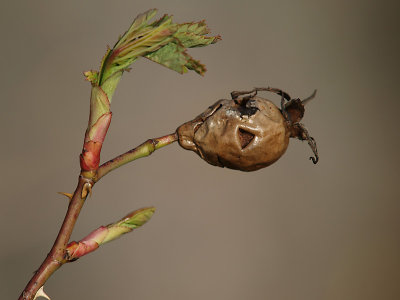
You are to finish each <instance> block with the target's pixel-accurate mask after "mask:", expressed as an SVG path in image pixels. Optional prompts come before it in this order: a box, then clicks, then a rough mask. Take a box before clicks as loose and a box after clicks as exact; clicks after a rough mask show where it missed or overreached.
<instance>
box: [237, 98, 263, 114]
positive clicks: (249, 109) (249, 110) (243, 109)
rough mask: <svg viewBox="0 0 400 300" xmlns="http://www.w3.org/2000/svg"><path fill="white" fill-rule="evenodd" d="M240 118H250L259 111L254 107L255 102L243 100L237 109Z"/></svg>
mask: <svg viewBox="0 0 400 300" xmlns="http://www.w3.org/2000/svg"><path fill="white" fill-rule="evenodd" d="M237 109H238V111H239V113H240V117H243V116H249V117H250V116H252V115H254V114H255V113H256V112H257V111H258V110H259V109H258V107H257V106H256V102H255V101H254V100H243V101H241V102H240V104H239V105H238V107H237Z"/></svg>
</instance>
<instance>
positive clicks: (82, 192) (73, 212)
mask: <svg viewBox="0 0 400 300" xmlns="http://www.w3.org/2000/svg"><path fill="white" fill-rule="evenodd" d="M88 185H90V186H88ZM92 185H93V182H92V181H91V180H90V179H87V178H84V177H82V176H80V177H79V181H78V186H77V187H76V189H75V192H74V194H73V196H72V199H71V202H70V204H69V206H68V211H67V213H66V215H65V218H64V222H63V224H62V226H61V229H60V231H59V233H58V236H57V239H56V240H55V242H54V245H53V247H52V248H51V250H50V252H49V254H48V255H47V257H46V259H45V260H44V261H43V263H42V265H41V266H40V267H39V269H38V270H37V271H36V272H35V274H34V275H33V277H32V279H31V280H30V281H29V282H28V284H27V285H26V287H25V289H24V290H23V292H22V293H21V295H20V296H19V298H18V299H19V300H32V299H33V298H34V297H35V295H36V293H37V291H38V290H39V289H40V288H41V287H42V286H43V284H44V283H45V282H46V281H47V279H48V278H49V277H50V276H51V275H52V274H53V273H54V272H55V271H57V269H58V268H60V267H61V266H62V265H63V264H64V263H66V260H65V257H64V256H65V253H66V252H65V249H66V246H67V243H68V241H69V239H70V237H71V234H72V230H73V229H74V226H75V223H76V220H77V219H78V216H79V213H80V211H81V209H82V206H83V204H84V203H85V199H86V197H87V190H86V189H87V188H89V189H90V187H91V186H92Z"/></svg>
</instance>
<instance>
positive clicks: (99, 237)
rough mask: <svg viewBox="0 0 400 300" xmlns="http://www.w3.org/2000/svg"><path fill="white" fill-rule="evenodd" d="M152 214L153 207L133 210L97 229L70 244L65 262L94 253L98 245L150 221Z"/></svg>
mask: <svg viewBox="0 0 400 300" xmlns="http://www.w3.org/2000/svg"><path fill="white" fill-rule="evenodd" d="M154 212H155V208H154V207H146V208H141V209H138V210H135V211H133V212H131V213H129V214H128V215H126V216H125V217H123V218H122V219H121V220H119V221H117V222H115V223H112V224H109V225H107V226H101V227H99V228H97V229H96V230H94V231H92V232H91V233H90V234H89V235H87V236H86V237H84V238H83V239H82V240H80V241H79V242H70V243H69V244H68V245H67V249H66V251H67V261H74V260H76V259H78V258H80V257H82V256H84V255H86V254H88V253H90V252H93V251H95V250H96V249H97V248H99V246H100V245H102V244H105V243H108V242H111V241H112V240H115V239H117V238H119V237H120V236H122V235H123V234H125V233H128V232H131V231H132V230H133V229H135V228H138V227H140V226H142V225H144V224H145V223H146V222H147V221H149V220H150V219H151V217H152V216H153V214H154Z"/></svg>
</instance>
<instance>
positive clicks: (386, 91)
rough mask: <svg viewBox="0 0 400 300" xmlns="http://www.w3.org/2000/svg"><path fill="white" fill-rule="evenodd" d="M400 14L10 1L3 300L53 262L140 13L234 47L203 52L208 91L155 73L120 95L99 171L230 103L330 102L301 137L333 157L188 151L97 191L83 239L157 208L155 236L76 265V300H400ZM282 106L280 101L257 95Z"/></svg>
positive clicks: (69, 282) (63, 277) (156, 160)
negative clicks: (277, 91) (281, 93)
mask: <svg viewBox="0 0 400 300" xmlns="http://www.w3.org/2000/svg"><path fill="white" fill-rule="evenodd" d="M396 2H397V1H342V0H340V1H318V0H313V1H311V0H310V1H306V0H302V1H285V0H279V1H261V0H260V1H256V0H248V1H235V0H229V1H228V0H226V1H215V0H214V1H208V0H202V1H192V0H188V1H177V0H171V1H161V0H158V1H123V0H113V1H99V0H98V1H94V0H87V1H54V0H53V1H50V0H35V1H8V3H7V4H5V3H3V6H2V10H1V12H0V15H1V18H0V24H1V26H0V36H1V50H0V54H1V55H0V65H1V70H0V80H1V81H0V82H1V83H0V84H1V94H2V95H1V109H0V125H1V126H0V130H1V135H0V136H1V142H0V143H1V147H0V155H1V156H0V157H1V158H0V159H1V162H0V163H1V175H0V176H1V181H0V188H1V196H0V197H1V202H0V203H1V209H0V237H1V247H0V298H1V299H16V298H17V297H18V295H19V294H20V292H21V291H22V289H23V287H24V286H25V284H26V283H27V282H28V280H29V279H30V278H31V276H32V272H33V271H34V270H35V269H36V268H37V267H38V266H39V265H40V263H41V262H42V260H43V259H44V257H45V255H46V254H47V252H48V251H49V249H50V247H51V245H52V243H53V241H54V238H55V236H56V234H57V232H58V229H59V226H60V224H61V221H62V219H63V216H64V213H65V211H66V208H67V202H68V201H67V199H66V198H65V197H63V196H60V195H58V194H57V193H56V192H73V189H74V188H75V186H76V183H77V178H78V174H79V163H78V155H79V153H80V151H81V147H82V142H83V136H84V131H85V129H86V126H87V120H88V109H89V94H90V85H89V83H87V82H85V81H84V78H83V76H82V72H83V71H85V70H88V69H97V68H98V67H99V63H100V60H101V57H102V56H103V55H104V53H105V50H106V46H107V45H113V44H114V43H115V41H116V39H117V37H118V35H119V34H122V33H123V32H124V31H125V30H126V29H127V28H128V26H129V25H130V23H131V22H132V20H133V19H134V17H135V16H136V15H137V14H139V13H141V12H144V11H146V10H147V9H149V8H154V7H155V8H158V9H159V14H158V16H161V15H162V14H164V13H168V14H173V15H174V20H175V21H176V22H186V21H196V20H202V19H206V21H207V24H208V25H209V27H210V28H211V30H212V33H213V34H221V35H222V41H221V42H219V43H218V44H216V45H212V46H209V47H206V48H198V49H192V50H190V53H191V54H192V55H193V56H194V57H195V58H197V59H200V60H201V61H202V62H203V63H205V64H206V65H207V68H208V72H207V73H206V75H205V76H204V77H201V76H199V75H197V74H195V73H189V74H186V75H180V74H177V73H174V72H173V71H170V70H168V69H166V68H164V67H162V66H160V65H157V64H154V63H152V62H150V61H147V60H145V59H140V60H139V61H137V62H136V63H135V64H134V65H133V66H132V67H133V69H132V71H131V72H130V73H126V74H125V75H124V77H123V79H122V81H121V83H120V85H119V87H118V89H117V92H116V94H115V96H114V98H113V103H112V111H113V121H112V124H111V127H110V130H109V134H108V136H107V138H106V141H105V145H104V148H103V153H102V160H103V161H104V160H107V159H110V158H112V157H114V156H116V155H117V154H120V153H122V152H125V151H127V150H129V149H131V148H133V147H135V146H136V145H139V144H140V143H142V142H143V141H145V140H146V139H148V138H151V137H158V136H162V135H164V134H168V133H170V132H173V131H174V130H175V129H176V127H177V126H178V125H180V124H181V123H183V122H185V121H187V120H190V119H191V118H192V117H194V116H196V115H197V114H199V113H200V112H202V111H203V110H204V109H205V108H206V107H207V106H209V105H211V104H213V103H214V102H215V101H217V100H218V99H221V98H227V97H229V93H230V92H231V91H232V90H243V89H251V88H252V87H254V86H272V87H278V88H281V89H284V90H285V91H287V92H289V93H290V94H291V95H292V96H293V97H300V98H304V97H307V96H308V95H310V94H311V93H312V91H313V90H314V89H318V94H317V97H316V99H315V100H314V101H313V102H312V103H311V104H309V106H308V107H307V111H306V115H305V118H304V120H303V121H304V123H305V125H306V126H307V128H308V129H309V131H310V133H311V134H312V136H314V138H315V139H316V141H317V143H318V147H319V153H320V157H321V160H320V162H319V163H318V164H317V165H313V164H312V163H311V162H310V161H309V159H308V157H309V156H310V155H311V151H310V149H309V147H308V146H307V144H306V143H302V142H300V141H297V140H292V141H291V144H290V146H289V149H288V151H287V152H286V154H285V155H284V156H283V157H282V158H281V159H280V160H279V161H278V162H277V163H275V164H274V165H272V166H270V167H268V168H266V169H262V170H260V171H257V172H252V173H242V172H239V171H233V170H228V169H222V168H217V167H213V166H210V165H208V164H206V163H205V162H204V161H202V160H201V159H200V158H199V157H198V156H197V155H196V154H194V153H192V152H189V151H185V150H183V149H182V148H180V147H179V145H178V144H173V145H171V146H169V147H167V148H163V149H162V150H159V151H157V152H156V153H154V154H153V155H152V156H151V157H149V158H144V159H141V160H138V161H136V162H135V163H133V164H130V165H127V166H124V167H122V168H120V169H118V170H117V171H115V172H113V173H111V174H109V175H108V176H107V177H105V178H104V179H103V180H102V181H101V182H99V184H98V185H96V186H95V188H94V191H93V195H92V197H91V198H89V199H88V200H87V203H86V205H85V207H84V209H83V211H82V213H81V216H80V218H79V220H78V223H77V226H76V228H75V231H74V233H73V239H75V240H77V239H80V238H82V237H83V236H85V235H86V234H88V233H89V232H90V231H91V230H93V229H95V228H97V227H99V226H100V225H104V224H108V223H110V222H112V221H115V220H117V219H119V218H120V217H122V216H124V215H125V214H126V213H128V212H129V211H131V210H134V209H138V208H140V207H144V206H149V205H154V206H156V208H157V212H156V214H155V215H154V217H153V219H152V220H151V221H150V222H149V223H148V224H146V225H145V226H144V227H143V228H140V229H138V230H137V231H135V232H134V233H131V234H129V235H126V236H124V237H123V238H121V239H119V240H117V241H115V242H113V243H110V244H107V245H105V246H104V247H102V248H100V249H99V250H98V251H96V252H94V253H92V254H90V255H88V256H86V257H84V258H82V259H80V260H78V261H77V262H75V263H72V264H69V265H65V266H64V267H63V268H62V269H60V270H59V271H58V272H56V273H55V274H54V275H53V276H52V277H51V278H50V280H49V281H48V282H47V283H46V285H45V290H46V291H47V292H48V294H49V295H50V296H51V297H52V299H53V300H63V299H76V300H78V299H140V300H156V299H157V300H158V299H160V300H161V299H163V300H168V299H174V300H175V299H190V300H196V299H218V300H225V299H226V300H228V299H229V300H239V299H240V300H242V299H254V300H256V299H260V300H261V299H276V300H286V299H288V300H289V299H290V300H292V299H293V300H322V299H323V300H333V299H340V300H347V299H348V300H350V299H351V300H358V299H360V300H361V299H362V300H368V299H371V300H372V299H385V300H395V299H400V284H399V282H400V220H399V215H400V204H399V200H400V197H399V191H398V190H399V188H398V187H399V179H400V176H399V167H400V159H399V146H400V134H399V124H398V115H399V109H400V104H399V102H400V101H399V100H400V99H399V96H398V94H399V91H398V90H399V89H398V88H399V83H400V80H399V79H400V76H399V67H400V59H399V53H400V47H399V46H400V43H399V29H400V24H399V18H398V13H399V5H396ZM262 95H263V96H264V97H267V98H269V99H271V100H274V101H276V103H278V102H279V97H276V96H274V95H272V94H262Z"/></svg>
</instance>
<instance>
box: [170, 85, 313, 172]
mask: <svg viewBox="0 0 400 300" xmlns="http://www.w3.org/2000/svg"><path fill="white" fill-rule="evenodd" d="M258 91H271V92H275V93H277V94H279V95H281V96H282V100H281V109H279V108H278V107H277V106H276V105H275V104H274V103H272V102H271V101H269V100H267V99H263V98H260V97H257V96H256V95H257V92H258ZM231 95H232V100H219V101H217V102H216V103H215V104H214V105H212V106H210V107H209V108H208V109H207V110H206V111H205V112H203V113H202V114H200V115H199V116H198V117H196V118H195V119H194V120H192V121H189V122H186V123H184V124H183V125H181V126H180V127H178V129H177V134H178V137H179V144H180V145H181V146H182V147H183V148H185V149H187V150H192V151H194V152H196V153H197V154H198V155H199V156H200V157H201V158H202V159H204V160H205V161H206V162H208V163H210V164H212V165H215V166H220V167H227V168H230V169H236V170H241V171H255V170H258V169H261V168H264V167H267V166H269V165H271V164H272V163H274V162H275V161H277V160H278V159H279V158H280V157H281V156H282V155H283V154H284V153H285V151H286V149H287V147H288V145H289V138H290V137H295V138H299V139H301V140H307V141H308V143H309V145H310V146H311V148H312V149H313V151H314V154H315V158H314V157H311V159H312V160H313V162H314V163H316V162H317V161H318V153H317V148H316V144H315V141H314V139H313V138H312V137H310V136H309V135H308V132H307V130H306V129H305V128H304V126H303V125H302V124H301V123H299V122H300V120H301V119H302V117H303V115H304V103H305V102H306V101H308V100H310V99H311V98H313V97H314V96H315V92H314V94H313V95H311V96H310V97H309V98H307V99H305V100H303V101H301V100H300V99H291V98H290V96H289V95H288V94H287V93H285V92H283V91H281V90H279V89H273V88H255V89H253V90H252V91H245V92H232V93H231ZM239 96H243V97H239Z"/></svg>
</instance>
